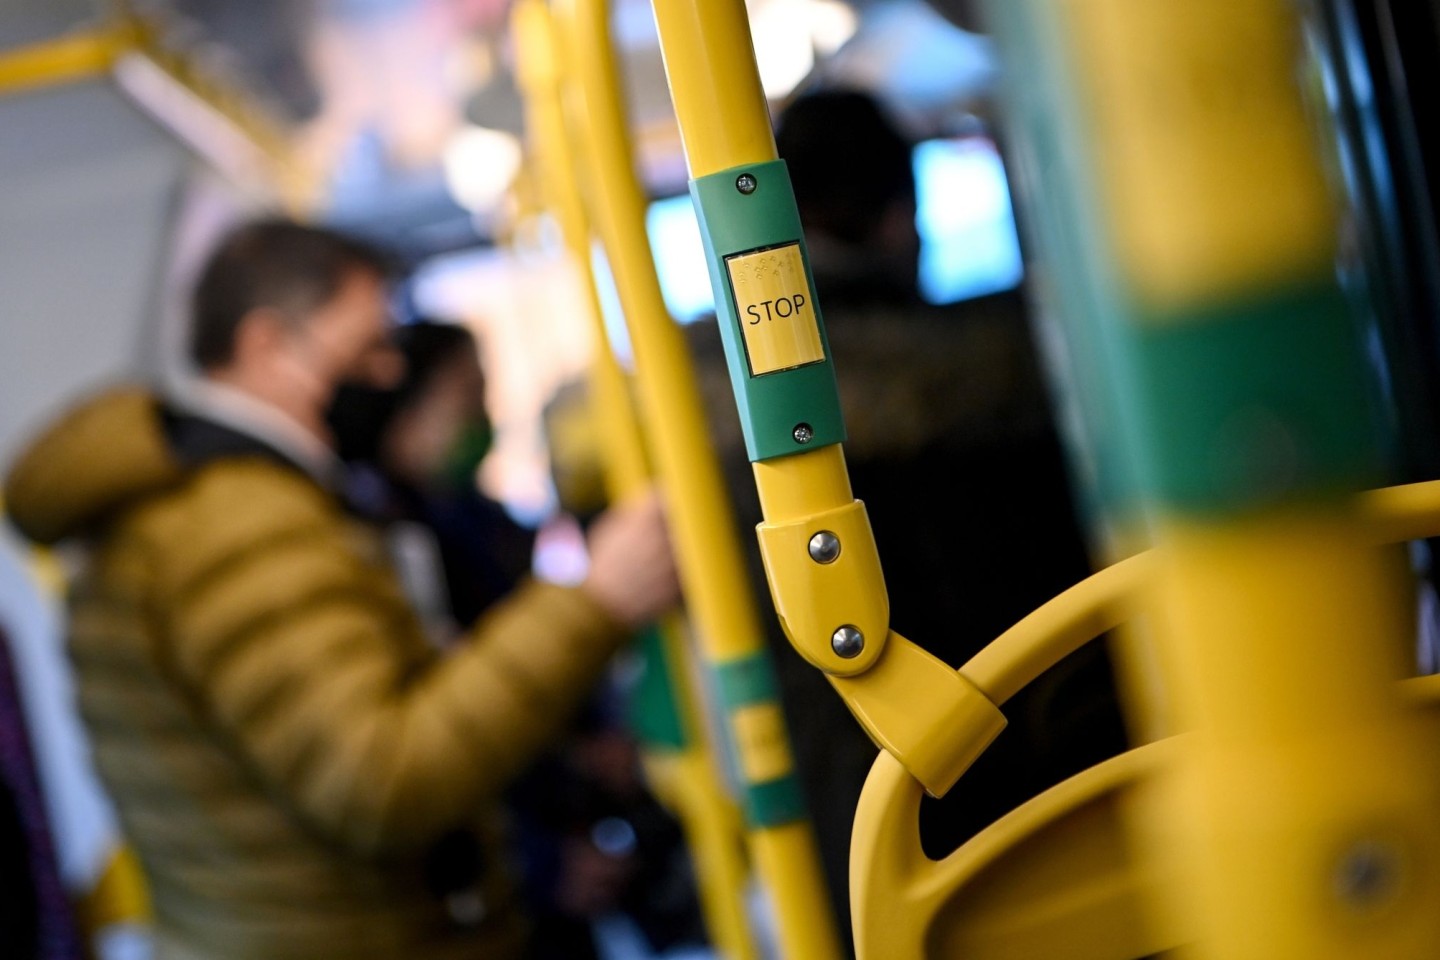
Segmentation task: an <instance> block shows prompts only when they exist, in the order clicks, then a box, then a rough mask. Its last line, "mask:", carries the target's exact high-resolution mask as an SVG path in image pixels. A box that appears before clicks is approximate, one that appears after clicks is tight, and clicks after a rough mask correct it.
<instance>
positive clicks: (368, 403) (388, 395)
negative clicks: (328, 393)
mask: <svg viewBox="0 0 1440 960" xmlns="http://www.w3.org/2000/svg"><path fill="white" fill-rule="evenodd" d="M394 404H395V396H394V393H393V392H392V391H388V390H377V389H376V388H375V387H372V386H370V385H369V384H365V383H361V382H359V381H354V380H347V381H344V382H342V383H341V384H340V385H339V386H338V387H337V388H336V389H335V394H334V396H333V397H332V399H331V401H330V406H329V408H328V409H327V410H326V411H325V422H326V423H327V424H329V426H330V432H331V433H332V434H334V436H335V447H336V452H337V453H338V454H339V455H340V457H341V459H343V460H346V461H355V460H366V461H371V462H374V461H377V460H378V459H379V446H380V429H379V427H378V426H377V424H381V423H384V422H385V421H386V420H388V419H389V417H390V412H391V409H392V408H393V406H394Z"/></svg>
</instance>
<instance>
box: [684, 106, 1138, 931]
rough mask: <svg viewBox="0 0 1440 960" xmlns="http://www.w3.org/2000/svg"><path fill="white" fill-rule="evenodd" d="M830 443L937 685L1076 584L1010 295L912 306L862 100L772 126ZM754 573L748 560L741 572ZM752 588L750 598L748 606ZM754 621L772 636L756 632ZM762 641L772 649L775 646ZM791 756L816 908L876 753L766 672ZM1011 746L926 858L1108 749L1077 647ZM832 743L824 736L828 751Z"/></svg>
mask: <svg viewBox="0 0 1440 960" xmlns="http://www.w3.org/2000/svg"><path fill="white" fill-rule="evenodd" d="M776 143H777V146H778V148H779V153H780V156H781V157H782V158H783V159H784V160H785V161H786V163H787V165H788V167H789V170H790V175H791V178H792V181H793V183H794V188H795V197H796V202H797V204H798V206H799V210H800V217H801V221H802V223H803V225H804V227H805V238H806V244H807V247H808V249H809V252H810V259H811V267H812V269H813V271H814V277H815V284H816V290H817V293H818V296H819V303H820V309H821V311H822V313H823V316H824V319H825V326H826V330H827V333H828V337H829V341H830V347H831V352H832V355H833V357H834V362H835V369H836V374H837V376H838V379H839V386H840V399H841V406H842V409H843V412H844V415H845V424H846V428H847V431H848V434H849V439H848V441H847V442H846V444H845V458H846V462H847V464H848V466H849V470H850V476H851V480H852V482H853V485H854V489H855V495H856V496H857V497H858V498H860V499H862V500H864V501H865V503H866V507H867V509H868V512H869V515H870V519H871V522H872V525H873V527H874V531H875V537H876V541H877V542H878V545H879V548H880V557H881V559H882V561H883V563H884V567H885V575H886V576H885V581H886V587H887V589H888V591H889V595H890V609H891V623H892V626H893V628H894V629H895V630H896V631H898V632H899V633H900V634H902V635H903V636H906V637H908V638H910V639H912V640H914V641H915V642H916V643H918V644H919V645H921V646H922V647H924V648H926V649H928V650H929V651H930V652H932V653H934V654H935V655H936V656H938V657H940V658H941V659H942V660H945V661H946V662H947V663H950V664H952V665H955V666H959V665H961V664H963V663H964V662H965V661H966V660H967V659H968V658H969V657H970V656H972V655H973V654H974V653H976V652H977V651H978V650H979V649H980V648H981V647H983V646H984V645H985V644H986V643H988V642H989V641H990V640H992V639H994V638H995V637H996V636H997V635H999V633H1000V632H1002V631H1003V630H1004V629H1006V628H1007V627H1009V626H1010V625H1011V624H1013V623H1014V622H1015V621H1016V620H1018V619H1020V618H1021V617H1023V616H1024V615H1025V614H1027V613H1029V612H1030V611H1031V610H1033V609H1034V608H1035V607H1037V606H1039V605H1040V604H1041V603H1043V602H1044V601H1046V600H1048V599H1049V598H1050V597H1052V596H1053V595H1055V594H1056V593H1058V592H1060V591H1061V590H1063V589H1065V588H1066V587H1068V586H1070V585H1072V584H1073V583H1075V582H1077V581H1078V580H1081V579H1083V578H1084V577H1085V576H1086V575H1087V574H1088V573H1089V570H1090V567H1089V563H1088V560H1087V556H1086V550H1085V543H1084V539H1083V536H1082V534H1081V531H1080V527H1079V524H1078V523H1077V519H1076V515H1075V511H1074V509H1073V506H1072V502H1071V498H1070V492H1069V486H1068V483H1067V472H1066V466H1065V462H1064V458H1063V456H1062V451H1061V447H1060V444H1059V442H1058V439H1057V436H1056V432H1055V429H1054V425H1053V422H1052V418H1051V413H1050V407H1049V404H1048V400H1047V396H1046V392H1045V388H1044V384H1043V380H1042V377H1041V373H1040V368H1039V364H1038V362H1037V359H1036V355H1035V350H1034V348H1033V346H1032V343H1031V340H1030V337H1029V332H1028V330H1027V326H1026V317H1025V313H1024V309H1023V303H1022V301H1021V299H1020V296H1019V294H1018V293H1011V294H1002V295H999V296H992V297H987V298H984V299H981V300H975V301H970V302H968V303H961V304H957V305H953V306H948V307H939V306H932V305H929V304H927V303H925V302H924V301H923V300H922V299H921V297H920V294H919V289H918V258H919V252H920V238H919V234H918V232H917V229H916V226H915V215H916V190H915V176H914V171H913V166H912V149H913V144H911V143H910V142H908V141H907V139H906V138H905V137H904V136H903V135H902V134H901V133H900V132H899V131H898V130H897V128H896V127H895V125H894V124H893V123H892V122H891V121H890V120H889V118H888V117H887V116H886V115H885V112H884V111H883V110H882V109H881V107H880V105H879V104H878V103H877V102H876V101H875V100H874V98H872V97H870V96H869V95H868V94H865V93H861V92H855V91H829V92H820V93H814V94H810V95H808V96H805V97H802V98H800V99H798V100H797V101H795V102H794V103H793V104H792V105H791V106H790V107H789V108H788V109H787V110H786V111H785V112H784V114H783V115H782V116H780V118H779V121H778V127H777V131H776ZM704 333H706V334H708V350H707V351H706V352H708V353H709V354H710V355H711V360H710V362H709V363H708V364H706V366H707V367H708V371H709V372H708V374H707V376H706V378H705V379H706V383H707V390H708V391H710V392H711V395H712V401H711V403H710V404H709V406H710V408H711V409H712V410H715V411H717V412H718V411H723V412H724V417H725V422H724V423H721V424H717V427H716V429H717V430H718V431H719V434H720V436H721V438H722V440H721V447H722V449H725V450H727V451H729V452H728V454H727V456H726V461H727V470H728V471H730V472H731V473H732V483H731V486H732V489H733V490H734V492H735V496H736V498H737V503H738V506H739V508H740V509H739V512H740V514H741V518H742V520H743V521H745V522H746V523H747V524H749V523H753V522H756V521H758V519H759V505H758V502H757V501H756V498H755V493H754V482H753V478H752V477H751V475H750V471H749V466H748V464H747V463H745V460H744V453H743V452H742V449H741V447H740V442H741V441H740V434H739V424H738V420H736V418H735V417H734V415H733V410H734V404H733V402H722V398H721V397H722V394H724V393H728V392H729V389H730V388H729V383H728V379H727V378H726V377H725V376H724V375H723V373H722V372H721V368H720V364H719V361H718V359H717V358H715V354H717V353H718V351H719V343H718V336H717V335H716V334H715V332H714V331H713V330H712V331H704ZM757 559H758V558H757ZM760 589H762V590H763V589H764V588H763V587H761V588H760ZM771 619H772V621H773V618H771ZM773 639H774V642H776V643H778V644H781V645H784V641H783V639H781V638H780V636H779V633H778V630H777V631H776V636H775V637H774V638H773ZM778 661H779V665H780V673H781V678H782V683H783V684H784V687H785V693H786V698H787V699H786V702H787V704H789V705H790V707H791V712H792V718H791V723H792V730H793V731H794V737H795V740H796V751H797V756H798V758H799V763H800V766H801V770H802V775H803V777H804V780H805V783H806V786H807V789H808V793H809V795H810V797H811V798H813V799H812V808H813V811H814V818H815V822H816V830H817V834H818V835H819V839H820V843H821V849H822V856H823V857H824V860H825V867H826V871H827V874H828V877H829V879H830V882H831V885H832V889H833V891H834V893H835V906H836V910H837V912H839V913H840V914H841V916H846V915H848V902H847V900H846V897H845V891H846V889H847V885H848V884H847V877H848V872H847V871H848V868H847V860H848V849H849V838H850V826H851V822H852V820H853V817H854V811H855V805H856V800H857V799H858V796H859V792H860V787H861V785H862V784H863V781H864V778H865V776H866V774H867V773H868V770H869V768H870V765H871V763H872V761H873V759H874V756H875V748H874V747H873V746H872V745H871V744H870V743H869V741H868V740H867V739H866V738H865V736H864V734H863V733H861V732H860V728H859V726H858V725H857V724H856V723H855V722H854V721H853V720H852V719H850V718H849V717H848V715H847V713H846V711H845V709H844V707H843V706H842V704H841V701H840V700H839V699H838V698H837V697H836V696H835V695H834V692H833V691H832V690H831V689H830V688H829V686H828V684H826V683H825V682H824V679H823V677H822V675H821V674H820V672H819V671H816V670H814V669H813V668H810V667H809V666H808V665H807V664H805V663H804V662H803V661H802V660H800V658H799V657H797V656H795V655H794V654H793V653H791V652H790V651H788V650H785V651H782V652H781V653H780V654H779V656H778ZM1006 716H1007V717H1009V718H1010V728H1009V729H1008V730H1007V732H1005V733H1004V734H1002V735H1001V738H1000V740H999V741H998V743H997V744H996V745H995V747H993V748H992V749H991V750H990V751H989V752H987V753H986V754H985V756H984V757H983V758H982V759H981V761H980V762H979V763H977V764H976V766H975V768H974V769H973V770H972V771H971V773H969V774H967V776H966V777H965V778H964V779H963V780H961V782H960V784H959V785H958V786H957V787H956V788H955V790H954V791H953V793H952V795H951V797H947V798H946V800H945V801H942V802H941V803H939V804H935V803H927V804H926V808H925V810H924V815H923V816H922V824H923V829H922V837H923V839H924V840H925V844H926V848H927V850H929V851H931V852H932V853H934V854H936V855H943V854H944V853H947V852H949V850H951V849H953V848H954V847H955V846H956V845H957V844H958V843H959V842H960V841H962V840H963V839H965V838H966V837H968V836H969V835H971V834H973V833H974V832H975V831H976V830H978V829H980V828H981V827H983V826H985V825H986V824H988V823H990V822H991V821H993V820H994V819H996V818H997V817H998V816H999V815H1000V814H1003V813H1004V812H1006V811H1008V810H1009V809H1011V808H1013V807H1014V806H1016V805H1017V804H1018V803H1020V802H1022V801H1023V800H1025V799H1026V798H1028V797H1030V796H1033V795H1034V794H1035V793H1038V792H1039V791H1040V790H1041V789H1043V788H1045V787H1047V786H1049V785H1051V784H1053V783H1055V782H1057V781H1058V780H1060V779H1061V778H1063V777H1064V776H1066V775H1068V774H1070V773H1072V772H1075V771H1078V770H1080V769H1083V768H1084V767H1086V766H1088V765H1089V764H1091V763H1093V762H1095V761H1096V760H1098V759H1102V758H1103V757H1105V756H1108V755H1110V754H1112V753H1114V752H1116V751H1118V750H1119V749H1120V748H1121V746H1122V745H1123V742H1124V738H1123V731H1122V730H1121V727H1120V720H1119V714H1118V709H1117V708H1116V705H1115V700H1114V692H1113V686H1112V682H1111V678H1110V676H1109V668H1108V663H1107V662H1106V660H1105V658H1104V655H1103V651H1102V650H1100V649H1099V648H1098V647H1092V648H1091V649H1088V650H1087V651H1085V652H1082V653H1081V654H1079V655H1077V656H1076V657H1074V658H1072V659H1071V660H1070V661H1068V662H1067V663H1066V664H1064V665H1063V666H1061V667H1059V668H1057V670H1056V671H1054V672H1053V673H1052V675H1051V676H1049V677H1047V678H1045V679H1044V680H1042V681H1041V682H1040V683H1037V684H1035V685H1034V686H1033V687H1032V689H1031V690H1029V691H1027V692H1026V693H1024V694H1022V695H1021V696H1020V697H1017V698H1016V699H1015V700H1012V701H1011V702H1010V703H1009V704H1007V707H1006ZM839 731H843V733H842V732H839Z"/></svg>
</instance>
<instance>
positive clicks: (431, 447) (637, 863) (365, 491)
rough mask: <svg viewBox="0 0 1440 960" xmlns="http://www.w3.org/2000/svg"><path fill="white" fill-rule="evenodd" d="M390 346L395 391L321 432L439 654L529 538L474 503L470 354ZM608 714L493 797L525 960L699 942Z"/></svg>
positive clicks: (516, 576)
mask: <svg viewBox="0 0 1440 960" xmlns="http://www.w3.org/2000/svg"><path fill="white" fill-rule="evenodd" d="M395 344H396V346H397V347H398V349H399V351H400V353H401V355H402V356H403V358H404V360H405V375H404V377H403V378H402V379H401V380H399V381H398V382H397V383H395V384H393V385H391V386H389V387H376V386H363V385H358V384H355V385H346V386H344V387H342V388H341V390H340V392H339V395H338V396H337V399H336V402H335V404H333V405H332V407H331V410H330V415H329V421H330V424H331V426H332V428H333V430H334V432H335V436H336V439H337V447H338V450H339V452H340V454H341V456H342V458H343V459H344V460H345V461H346V462H347V464H348V465H349V466H350V472H351V476H352V482H351V484H350V488H351V491H352V500H354V501H355V502H357V503H359V504H361V505H363V507H364V509H365V510H366V511H367V512H368V513H370V514H371V515H373V516H374V517H375V518H376V519H377V521H379V522H381V523H382V524H384V525H385V527H386V529H388V530H389V532H390V539H391V543H392V549H393V552H394V553H395V554H396V557H397V565H399V566H400V567H401V569H402V574H405V575H404V576H403V579H404V580H405V582H406V586H407V590H408V592H409V593H410V595H411V599H412V601H413V602H414V603H415V604H416V606H417V607H418V608H420V609H422V610H425V611H428V612H429V614H430V616H429V617H428V619H429V621H430V622H431V623H432V624H433V625H434V626H435V630H434V633H435V635H436V636H437V638H438V640H439V642H441V643H444V642H446V640H448V638H450V637H453V636H454V635H456V633H457V632H458V631H460V630H462V629H469V628H470V626H471V625H472V624H473V623H474V622H475V620H476V619H477V618H478V617H480V616H481V615H482V614H483V613H484V611H485V610H486V609H488V608H489V607H490V606H491V605H492V604H493V603H495V602H496V601H498V600H500V599H501V598H502V597H504V596H506V595H507V594H509V593H510V592H511V591H512V590H514V589H515V588H516V587H517V586H518V585H519V584H520V582H521V581H522V580H523V579H524V578H525V576H526V574H527V573H528V571H529V569H530V565H531V555H532V553H533V550H534V546H535V537H534V534H533V533H532V532H531V531H530V530H527V529H526V528H524V527H521V526H520V525H518V524H516V523H515V522H514V521H512V520H511V519H510V518H509V517H508V515H507V514H506V513H505V511H504V508H503V507H502V506H501V505H500V504H498V503H496V502H494V501H493V500H490V499H489V498H487V497H485V496H484V495H483V494H481V493H480V491H479V490H478V488H477V484H476V479H477V478H476V474H477V471H478V469H479V467H480V464H481V461H482V460H483V459H484V457H485V454H486V453H487V451H488V450H489V448H490V444H491V438H492V433H493V431H492V428H491V424H490V418H489V416H488V414H487V412H486V408H485V376H484V373H483V371H482V369H481V367H480V359H479V351H478V349H477V344H476V342H475V338H474V337H473V336H472V335H471V334H470V332H469V331H468V330H466V329H465V328H464V327H461V326H457V325H454V324H448V323H437V322H419V323H413V324H408V325H406V326H403V327H400V328H399V329H398V330H396V332H395ZM590 519H593V517H592V518H590ZM437 587H438V588H440V589H439V590H438V591H437V589H436V588H437ZM609 699H613V698H605V697H603V696H602V697H599V698H596V699H595V701H594V702H592V703H591V704H590V705H589V706H588V708H587V709H585V710H583V711H582V712H581V714H580V716H579V717H578V718H577V720H576V722H575V723H574V724H572V726H571V729H570V730H569V733H568V735H567V736H566V737H565V738H564V740H563V741H562V742H561V743H559V744H557V745H556V747H555V748H554V749H552V750H550V751H548V752H547V753H546V754H545V755H543V756H542V757H541V758H540V759H539V760H538V761H537V763H536V764H535V765H534V766H532V767H531V768H530V769H529V770H528V771H527V772H526V773H525V775H524V776H522V777H521V778H520V779H519V781H518V782H517V783H516V784H515V785H514V786H512V788H511V789H510V791H509V792H508V797H507V799H508V801H509V803H508V806H509V809H510V812H511V815H512V819H513V821H514V827H515V829H514V831H513V832H514V834H515V839H516V843H517V846H518V849H519V861H520V862H519V866H520V875H521V879H522V880H523V888H524V890H525V893H526V908H527V910H528V912H529V913H530V914H531V915H532V916H533V917H534V918H535V919H536V920H537V922H536V924H535V925H534V931H533V935H532V939H531V941H530V944H529V948H528V952H527V957H528V958H530V960H586V958H593V957H596V956H597V952H596V946H595V943H594V940H595V928H594V925H595V923H596V921H598V920H600V919H601V918H602V917H605V916H607V915H609V914H614V913H618V912H624V913H626V914H628V915H629V916H630V917H631V918H632V919H633V920H634V921H635V922H636V924H637V925H638V926H639V928H640V930H641V932H642V933H643V934H644V935H645V936H646V938H647V939H648V940H649V942H650V945H651V947H652V949H655V950H661V949H664V948H667V947H669V946H672V945H674V944H676V943H681V942H697V941H700V940H702V939H703V934H702V933H701V931H700V927H699V912H698V910H699V908H698V903H697V902H696V900H695V896H694V887H693V882H692V878H691V877H690V876H689V874H688V864H687V863H686V862H685V855H684V847H683V842H682V837H681V834H680V831H679V827H678V825H677V824H676V823H675V822H674V821H673V820H672V819H671V818H670V817H669V816H668V815H667V814H666V813H665V812H664V811H663V810H662V809H661V808H660V807H659V805H658V804H657V803H656V802H655V800H654V798H653V797H652V796H650V794H649V792H648V791H647V790H646V789H645V787H644V784H643V781H642V778H641V772H640V761H639V755H638V752H637V750H636V745H635V742H634V739H633V738H632V737H630V736H629V735H628V734H626V733H625V732H624V731H623V729H622V725H621V723H620V721H619V719H618V718H617V717H616V716H615V714H617V713H618V712H619V711H618V710H615V709H608V706H609V703H608V701H609Z"/></svg>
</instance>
